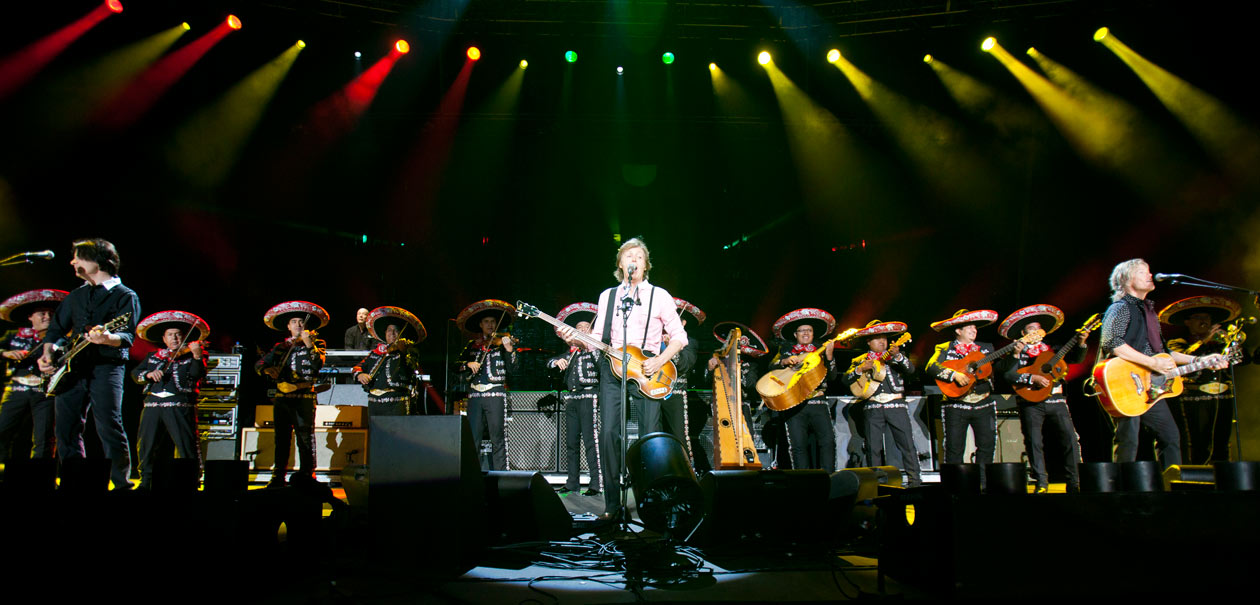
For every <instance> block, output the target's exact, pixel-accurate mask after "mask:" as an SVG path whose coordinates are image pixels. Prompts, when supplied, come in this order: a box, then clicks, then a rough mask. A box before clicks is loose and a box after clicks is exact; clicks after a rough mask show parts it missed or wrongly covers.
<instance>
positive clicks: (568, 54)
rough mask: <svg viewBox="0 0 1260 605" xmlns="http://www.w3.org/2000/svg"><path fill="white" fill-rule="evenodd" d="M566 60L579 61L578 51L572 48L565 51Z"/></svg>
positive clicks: (570, 61)
mask: <svg viewBox="0 0 1260 605" xmlns="http://www.w3.org/2000/svg"><path fill="white" fill-rule="evenodd" d="M564 60H565V61H568V62H569V63H577V53H575V52H573V51H571V50H566V51H564Z"/></svg>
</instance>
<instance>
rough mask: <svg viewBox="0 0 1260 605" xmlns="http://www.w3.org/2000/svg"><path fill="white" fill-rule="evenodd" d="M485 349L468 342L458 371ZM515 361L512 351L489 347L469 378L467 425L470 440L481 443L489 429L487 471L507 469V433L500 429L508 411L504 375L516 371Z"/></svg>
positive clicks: (505, 421)
mask: <svg viewBox="0 0 1260 605" xmlns="http://www.w3.org/2000/svg"><path fill="white" fill-rule="evenodd" d="M486 348H487V347H486V346H485V345H484V343H483V341H481V340H472V341H469V342H468V345H467V346H465V347H464V352H463V354H461V355H460V361H461V362H462V363H460V365H459V368H460V371H461V372H468V371H469V369H468V362H470V361H477V358H478V356H480V354H481V353H482V351H485V350H486ZM516 364H517V360H516V352H515V350H514V351H513V352H512V353H508V352H507V351H506V350H504V349H503V348H502V347H499V346H496V347H491V348H490V349H489V352H488V353H486V355H485V359H484V360H483V361H482V364H481V367H480V368H479V369H478V370H477V373H476V374H473V376H472V379H471V380H470V381H469V391H468V424H469V426H470V427H471V428H472V434H473V443H481V435H482V432H483V431H484V430H486V428H489V430H490V446H491V456H490V457H491V468H490V470H495V471H505V470H508V455H507V434H506V431H505V430H504V425H505V424H507V412H508V391H507V375H508V372H509V371H515V370H516ZM478 385H480V386H481V389H479V388H478ZM482 389H484V390H482Z"/></svg>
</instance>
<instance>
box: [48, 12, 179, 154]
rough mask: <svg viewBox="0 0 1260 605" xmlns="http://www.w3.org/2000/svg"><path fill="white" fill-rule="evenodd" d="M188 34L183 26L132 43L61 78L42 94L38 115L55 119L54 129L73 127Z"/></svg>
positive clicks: (53, 122) (53, 120)
mask: <svg viewBox="0 0 1260 605" xmlns="http://www.w3.org/2000/svg"><path fill="white" fill-rule="evenodd" d="M187 32H188V29H187V28H185V27H184V25H183V24H180V25H176V26H174V27H171V28H169V29H166V30H163V31H160V32H158V33H156V34H153V35H151V36H148V37H146V38H143V39H141V40H137V41H136V42H132V43H131V44H128V45H127V46H124V47H122V48H120V49H118V50H115V51H113V52H110V53H109V54H106V55H105V56H103V57H101V58H99V59H96V60H94V61H92V62H90V63H88V64H86V65H83V66H81V67H79V68H78V69H75V70H74V71H72V72H70V73H68V74H66V75H65V76H62V77H60V78H58V79H57V80H56V81H54V82H53V83H52V84H51V86H50V87H49V89H48V90H47V91H45V92H44V93H42V94H41V95H40V97H41V98H43V99H44V101H43V103H44V108H43V110H42V111H40V112H39V114H37V115H46V116H48V119H50V120H52V123H50V124H49V125H48V126H49V127H50V128H52V129H54V130H67V129H70V128H74V127H76V126H78V125H79V124H81V123H82V121H83V120H84V119H85V118H86V117H88V116H89V115H91V114H92V112H93V111H94V110H95V109H96V107H97V106H99V105H100V104H101V103H103V102H104V101H105V100H107V99H110V98H112V97H113V96H114V95H116V94H117V93H118V92H119V91H120V90H122V87H123V86H125V85H127V83H129V82H130V81H131V80H132V78H134V77H135V76H136V75H137V74H139V73H140V72H141V71H143V70H144V69H145V68H146V67H148V66H150V65H152V64H153V62H154V61H157V59H158V57H160V56H162V54H163V53H165V52H166V50H167V49H168V48H170V47H171V45H172V44H174V43H175V41H176V40H179V38H180V36H183V35H184V34H185V33H187Z"/></svg>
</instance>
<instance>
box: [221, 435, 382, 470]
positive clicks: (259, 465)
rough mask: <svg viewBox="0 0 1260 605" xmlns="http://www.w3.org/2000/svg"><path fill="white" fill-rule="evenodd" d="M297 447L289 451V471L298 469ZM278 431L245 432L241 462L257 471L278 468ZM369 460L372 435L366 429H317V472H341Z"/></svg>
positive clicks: (242, 439)
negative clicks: (369, 436) (243, 461)
mask: <svg viewBox="0 0 1260 605" xmlns="http://www.w3.org/2000/svg"><path fill="white" fill-rule="evenodd" d="M297 455H298V452H297V444H296V443H294V445H293V448H292V449H291V450H290V451H289V468H291V469H293V468H297ZM275 456H276V432H275V430H273V429H258V428H247V429H243V430H242V431H241V460H249V461H250V462H251V464H250V469H251V470H254V471H263V470H270V469H271V468H272V467H273V466H275ZM367 461H368V432H367V431H366V430H364V429H325V428H317V429H315V470H316V471H322V472H327V471H340V470H341V469H342V468H344V467H345V466H347V465H351V464H362V463H364V462H367Z"/></svg>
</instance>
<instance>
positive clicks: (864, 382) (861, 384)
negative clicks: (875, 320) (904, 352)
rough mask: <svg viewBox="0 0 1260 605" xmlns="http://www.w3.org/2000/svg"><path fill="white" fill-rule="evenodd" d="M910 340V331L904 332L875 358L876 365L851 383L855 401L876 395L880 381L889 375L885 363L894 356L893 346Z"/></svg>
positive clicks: (898, 345)
mask: <svg viewBox="0 0 1260 605" xmlns="http://www.w3.org/2000/svg"><path fill="white" fill-rule="evenodd" d="M909 342H910V333H909V332H906V333H905V334H902V335H901V337H900V338H898V339H897V341H896V342H894V343H892V344H890V345H888V350H887V351H884V352H883V353H882V354H880V356H879V357H876V358H875V367H873V368H871V369H869V370H866V371H865V372H862V373H861V374H860V375H859V376H858V379H857V380H855V381H853V384H851V385H849V390H850V391H852V392H853V401H854V402H858V401H866V400H867V399H870V398H871V397H872V396H873V395H875V391H878V390H879V385H880V383H882V382H884V379H885V378H887V377H888V368H887V367H886V366H885V365H884V363H885V362H887V361H888V359H889V358H890V357H892V349H893V347H900V346H902V345H905V344H908V343H909Z"/></svg>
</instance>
